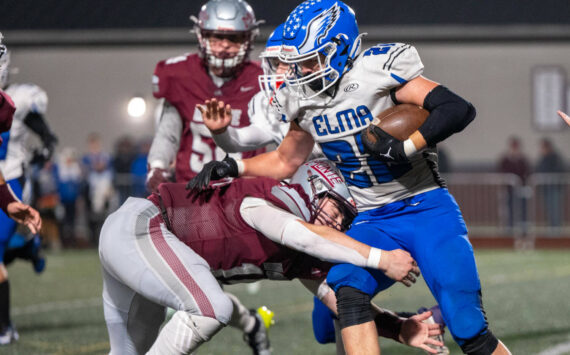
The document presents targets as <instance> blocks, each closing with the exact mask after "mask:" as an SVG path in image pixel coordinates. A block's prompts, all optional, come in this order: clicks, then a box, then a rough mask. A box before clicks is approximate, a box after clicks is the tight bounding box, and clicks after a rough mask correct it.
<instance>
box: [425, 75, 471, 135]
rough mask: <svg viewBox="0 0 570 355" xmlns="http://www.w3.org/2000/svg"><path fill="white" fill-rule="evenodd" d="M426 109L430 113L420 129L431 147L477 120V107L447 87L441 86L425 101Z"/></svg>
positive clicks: (434, 89)
mask: <svg viewBox="0 0 570 355" xmlns="http://www.w3.org/2000/svg"><path fill="white" fill-rule="evenodd" d="M424 108H425V109H426V110H428V111H429V112H430V115H429V116H428V117H427V118H426V120H425V122H424V123H423V124H422V125H421V127H420V128H419V131H420V133H421V134H422V136H423V137H424V139H425V140H426V142H427V144H428V145H429V146H433V145H435V144H437V143H439V142H441V141H443V140H444V139H446V138H447V137H449V136H451V135H452V134H454V133H457V132H461V131H462V130H463V129H464V128H465V127H467V125H468V124H469V123H471V121H473V119H474V118H475V115H476V111H475V107H473V105H471V103H470V102H468V101H466V100H464V99H463V98H461V97H460V96H458V95H457V94H455V93H453V92H452V91H451V90H449V89H448V88H446V87H445V86H442V85H439V86H436V87H435V88H433V90H431V91H430V92H429V93H428V94H427V96H426V98H425V99H424Z"/></svg>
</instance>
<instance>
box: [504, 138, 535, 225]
mask: <svg viewBox="0 0 570 355" xmlns="http://www.w3.org/2000/svg"><path fill="white" fill-rule="evenodd" d="M498 170H499V172H501V173H511V174H515V175H517V176H518V177H520V178H521V181H522V184H523V185H524V184H525V182H526V178H527V177H528V175H529V174H530V165H529V160H528V158H527V157H526V156H525V154H524V153H523V152H522V148H521V142H520V139H519V137H516V136H512V137H510V138H509V143H508V149H507V151H506V152H505V153H504V154H503V155H502V156H501V158H500V161H499V167H498ZM507 203H508V209H509V211H508V213H509V215H508V223H509V226H511V227H512V226H515V225H517V224H520V225H524V224H525V223H526V200H525V198H524V196H519V195H518V194H517V193H516V192H515V191H514V190H513V188H512V187H509V188H508V189H507Z"/></svg>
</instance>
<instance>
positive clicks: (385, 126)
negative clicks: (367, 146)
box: [364, 104, 429, 144]
mask: <svg viewBox="0 0 570 355" xmlns="http://www.w3.org/2000/svg"><path fill="white" fill-rule="evenodd" d="M428 115H429V112H428V111H427V110H426V109H424V108H423V107H421V106H417V105H412V104H401V105H396V106H393V107H391V108H389V109H387V110H386V111H383V112H381V113H380V114H379V115H378V116H376V117H375V118H374V120H373V121H372V123H371V124H370V125H369V126H368V128H366V130H365V132H364V134H366V138H368V140H369V141H370V142H371V143H372V144H374V143H376V140H377V136H376V135H375V134H373V132H372V127H373V126H377V127H379V128H381V129H382V130H383V131H384V132H386V133H388V134H389V135H391V136H392V137H394V138H396V139H398V140H400V141H405V140H406V139H408V138H409V137H410V135H411V134H412V133H414V132H415V131H416V130H417V129H418V128H420V126H421V125H422V124H423V123H424V121H425V120H426V118H427V116H428Z"/></svg>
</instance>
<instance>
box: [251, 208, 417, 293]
mask: <svg viewBox="0 0 570 355" xmlns="http://www.w3.org/2000/svg"><path fill="white" fill-rule="evenodd" d="M240 213H241V215H242V217H243V219H244V221H245V222H246V223H247V224H248V225H250V226H251V227H252V228H254V229H256V230H257V231H259V232H261V233H262V234H263V235H265V236H266V237H267V238H269V239H271V240H273V241H274V242H276V243H280V244H283V245H285V246H287V247H289V248H291V249H295V250H299V251H301V252H303V253H306V254H309V255H311V256H314V257H316V258H319V259H321V260H326V261H331V262H340V263H350V264H354V265H357V266H361V267H370V268H375V269H380V270H382V271H384V273H385V274H386V275H387V276H388V277H390V278H392V279H394V280H396V281H399V282H402V283H404V284H405V285H406V286H411V285H412V284H413V283H414V282H415V281H416V278H415V276H414V274H415V275H416V276H418V275H419V268H418V266H417V265H416V263H415V261H414V259H413V258H412V257H411V256H410V254H409V253H408V252H406V251H404V250H400V249H398V250H392V251H387V250H380V249H377V248H373V247H370V246H369V245H366V244H364V243H361V242H359V241H357V240H355V239H353V238H351V237H349V236H348V235H346V234H344V233H342V232H339V231H337V230H335V229H333V228H330V227H326V226H322V225H315V224H311V223H306V222H303V221H301V220H300V219H299V218H298V217H297V216H295V215H293V214H291V213H289V212H287V211H285V210H282V209H280V208H278V207H276V206H274V205H272V204H271V203H269V202H267V201H265V200H263V199H260V198H252V197H248V198H246V199H244V201H243V202H242V205H241V207H240Z"/></svg>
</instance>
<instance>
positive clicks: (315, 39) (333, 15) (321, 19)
mask: <svg viewBox="0 0 570 355" xmlns="http://www.w3.org/2000/svg"><path fill="white" fill-rule="evenodd" d="M339 15H340V7H339V6H338V4H337V3H335V4H334V5H333V6H332V7H331V8H330V9H328V10H326V11H323V12H321V13H320V14H319V15H318V16H317V17H315V18H314V19H312V20H311V22H309V24H308V25H307V34H306V35H305V39H304V40H303V42H302V43H301V44H300V45H299V48H298V50H299V53H305V52H306V51H308V50H311V49H312V48H314V47H315V45H316V46H320V45H322V44H323V40H324V39H325V38H326V37H327V36H328V34H329V31H330V30H331V29H332V28H333V26H334V25H335V24H336V22H337V21H338V18H339ZM292 16H293V15H292ZM296 20H299V18H296ZM296 20H294V19H293V18H292V19H291V20H290V21H296ZM296 26H299V25H298V24H297V25H296ZM288 27H289V26H288ZM293 28H295V26H293ZM298 29H299V28H298V27H297V28H296V30H298Z"/></svg>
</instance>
